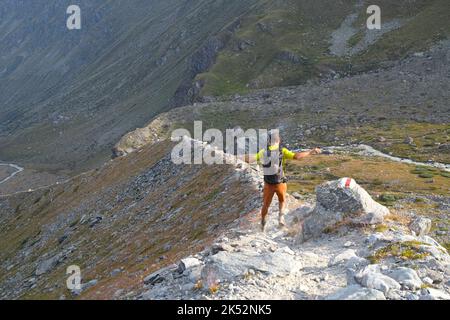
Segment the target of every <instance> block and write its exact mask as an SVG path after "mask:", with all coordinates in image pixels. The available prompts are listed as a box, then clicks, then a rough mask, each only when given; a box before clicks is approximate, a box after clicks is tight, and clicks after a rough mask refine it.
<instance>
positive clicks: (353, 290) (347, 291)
mask: <svg viewBox="0 0 450 320" xmlns="http://www.w3.org/2000/svg"><path fill="white" fill-rule="evenodd" d="M325 300H386V297H385V296H384V294H383V292H381V291H378V290H375V289H369V288H363V287H361V286H359V285H351V286H348V287H345V288H342V289H340V290H338V291H336V292H335V293H333V294H331V295H329V296H327V297H325Z"/></svg>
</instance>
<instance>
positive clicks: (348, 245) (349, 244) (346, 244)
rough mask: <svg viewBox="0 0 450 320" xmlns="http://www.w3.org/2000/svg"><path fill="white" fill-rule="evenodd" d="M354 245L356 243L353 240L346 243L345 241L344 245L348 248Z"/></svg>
mask: <svg viewBox="0 0 450 320" xmlns="http://www.w3.org/2000/svg"><path fill="white" fill-rule="evenodd" d="M354 245H355V244H354V243H353V242H351V241H347V242H346V243H344V247H346V248H348V247H351V246H354Z"/></svg>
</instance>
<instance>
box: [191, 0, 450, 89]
mask: <svg viewBox="0 0 450 320" xmlns="http://www.w3.org/2000/svg"><path fill="white" fill-rule="evenodd" d="M355 3H356V1H320V2H318V1H309V0H308V1H278V2H277V4H276V5H273V6H271V5H269V4H268V5H266V6H265V7H264V8H263V9H261V11H260V12H257V14H254V15H251V16H247V17H246V18H245V19H244V20H243V21H242V25H241V28H240V30H239V31H238V32H237V33H236V35H235V39H234V40H233V41H231V42H230V45H229V46H228V48H227V49H226V50H224V51H223V52H222V53H221V54H220V55H219V57H218V59H217V62H216V64H215V65H214V67H213V68H211V70H210V71H209V72H206V73H204V74H202V75H199V76H198V78H199V79H202V80H204V81H205V83H206V84H205V86H204V88H203V91H202V93H203V94H204V95H227V94H232V93H243V92H247V91H249V90H250V89H251V88H255V87H256V88H267V87H274V86H287V85H294V84H301V83H304V82H305V81H306V80H308V79H311V78H314V77H315V76H317V75H319V74H320V73H321V72H327V71H329V70H330V69H334V70H337V71H354V72H356V71H361V70H364V69H368V68H373V67H376V66H377V65H378V64H379V63H381V62H383V61H387V60H396V59H400V58H402V57H404V56H405V55H406V54H408V53H411V52H415V51H419V50H424V49H426V48H427V47H429V46H430V45H431V44H432V43H434V42H436V41H438V40H441V39H444V38H446V37H448V35H449V32H450V31H449V30H450V22H449V19H448V15H449V13H450V4H449V2H448V1H446V0H432V1H428V0H427V1H424V0H423V1H422V0H417V1H414V2H411V1H388V0H384V1H379V2H377V4H378V5H379V6H380V7H381V10H382V19H384V20H382V21H390V20H392V19H403V20H404V21H406V24H405V25H404V26H403V27H402V28H400V29H399V30H395V31H392V32H390V33H387V34H385V35H384V36H383V38H382V39H381V40H379V41H378V42H376V43H375V44H374V45H372V46H370V47H369V49H368V50H366V51H363V52H362V53H360V54H359V55H357V56H355V57H351V58H348V59H346V58H336V57H333V56H330V55H329V52H328V48H329V39H330V36H331V33H332V31H334V30H335V29H337V28H338V27H339V25H340V23H341V21H342V20H343V19H344V18H345V17H346V16H347V15H348V14H350V13H352V12H354V9H353V5H354V4H355ZM369 4H372V3H369V2H367V3H365V5H364V6H362V7H361V9H359V10H360V11H359V17H358V19H357V20H356V22H355V27H357V28H364V26H365V21H366V19H367V14H366V12H365V9H366V8H367V6H368V5H369ZM357 13H358V12H357ZM261 25H263V26H266V29H264V30H267V29H268V30H269V31H264V30H262V29H261ZM362 30H363V29H362ZM361 38H362V32H359V33H357V34H356V35H355V37H353V38H351V39H350V42H351V44H352V43H353V44H356V43H357V42H358V41H359V40H360V39H361ZM241 41H248V42H249V43H251V45H247V46H246V47H245V49H243V50H238V49H236V43H239V42H241ZM286 51H287V52H291V53H293V54H295V55H297V56H298V57H302V63H299V64H297V63H293V62H290V61H281V60H280V59H279V58H278V54H279V53H280V52H286Z"/></svg>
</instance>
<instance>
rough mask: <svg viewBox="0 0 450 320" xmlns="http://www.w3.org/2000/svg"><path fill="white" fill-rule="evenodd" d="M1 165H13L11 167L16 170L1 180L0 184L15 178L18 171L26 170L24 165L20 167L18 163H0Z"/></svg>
mask: <svg viewBox="0 0 450 320" xmlns="http://www.w3.org/2000/svg"><path fill="white" fill-rule="evenodd" d="M0 166H4V167H11V168H14V169H16V171H14V172H13V173H11V174H10V175H9V176H8V177H6V178H5V179H3V180H1V181H0V184H2V183H5V182H6V181H8V180H9V179H11V178H13V177H14V176H15V175H16V174H18V173H20V172H22V171H23V170H24V169H23V168H22V167H19V166H18V165H16V164H12V163H0Z"/></svg>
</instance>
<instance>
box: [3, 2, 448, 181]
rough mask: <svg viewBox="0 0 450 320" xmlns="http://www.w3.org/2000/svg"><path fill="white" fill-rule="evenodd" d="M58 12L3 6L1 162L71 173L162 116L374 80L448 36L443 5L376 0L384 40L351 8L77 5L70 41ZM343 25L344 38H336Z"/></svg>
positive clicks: (38, 5)
mask: <svg viewBox="0 0 450 320" xmlns="http://www.w3.org/2000/svg"><path fill="white" fill-rule="evenodd" d="M68 4H69V1H58V2H57V3H55V4H49V3H48V1H44V0H38V1H33V2H31V1H22V2H17V1H13V0H5V1H4V2H3V3H2V8H1V9H0V10H1V11H0V15H1V21H2V22H1V24H0V34H1V42H0V87H1V88H2V90H0V124H1V126H0V144H1V148H0V159H1V160H2V161H9V162H13V163H14V162H16V163H19V164H23V166H25V164H26V166H27V167H28V168H30V169H39V170H42V169H44V170H49V171H55V170H64V172H60V173H61V174H63V173H69V174H70V173H71V172H72V171H74V170H75V171H78V172H80V171H82V170H83V169H85V168H91V167H95V166H96V165H99V164H101V163H103V162H104V161H105V160H106V159H107V158H108V157H109V149H110V147H111V146H112V145H113V144H114V143H115V142H116V141H117V140H118V139H119V138H120V137H121V136H122V135H123V134H124V133H126V132H128V131H130V130H133V129H134V128H136V127H140V126H143V125H144V124H146V123H147V122H148V121H149V120H150V119H152V118H153V117H154V116H155V115H157V114H159V113H160V112H162V111H166V110H167V109H168V108H170V107H174V106H181V105H185V104H190V103H192V102H194V101H197V100H200V101H201V100H202V99H203V97H204V96H209V95H224V94H233V93H239V92H248V91H250V90H252V89H255V88H256V89H258V88H267V87H276V86H286V85H297V84H302V83H305V82H306V81H308V80H311V79H317V78H329V77H335V78H336V77H342V76H345V75H348V74H354V73H357V72H360V71H362V70H368V69H372V70H373V69H374V68H376V67H379V66H384V65H385V64H386V62H389V61H392V60H394V61H395V60H397V59H402V58H404V57H405V56H407V55H408V54H411V53H413V52H415V51H421V50H425V49H427V48H428V47H430V46H431V45H432V44H433V43H435V42H437V41H439V40H442V39H444V38H446V37H447V36H448V30H450V28H449V25H448V19H447V17H448V13H449V12H450V8H449V4H448V1H445V0H432V1H428V0H427V1H425V0H414V1H410V0H403V1H395V2H392V1H381V2H379V5H380V7H381V8H382V17H383V20H382V21H383V23H385V24H386V28H387V29H386V30H388V32H385V31H383V32H382V34H380V33H376V32H375V33H374V34H372V33H370V31H368V30H366V28H365V20H366V18H367V14H366V11H365V9H366V7H367V5H368V4H369V2H368V1H360V0H340V1H332V0H321V1H312V0H277V1H266V0H245V1H235V0H233V1H210V0H201V1H191V0H169V1H159V0H152V1H143V0H134V1H114V2H108V1H105V0H97V1H81V2H80V6H81V8H82V14H83V27H82V30H79V31H68V30H67V29H66V27H65V18H66V15H65V9H66V7H67V5H68ZM349 17H350V19H349ZM346 21H347V22H346ZM346 23H349V25H345V24H346ZM397 24H398V26H397V27H395V28H392V25H394V26H395V25H397ZM422 26H425V27H422ZM343 27H344V28H348V29H349V30H350V33H348V35H349V36H350V37H349V38H345V37H344V38H341V37H337V38H335V37H334V35H335V34H338V35H339V32H337V31H339V30H340V29H341V28H343ZM336 32H337V33H336ZM333 41H338V42H339V43H344V44H346V46H347V47H348V48H347V49H348V50H349V52H352V54H350V55H348V54H345V55H343V56H340V55H335V54H333V50H332V47H333ZM353 51H355V52H354V53H353Z"/></svg>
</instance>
